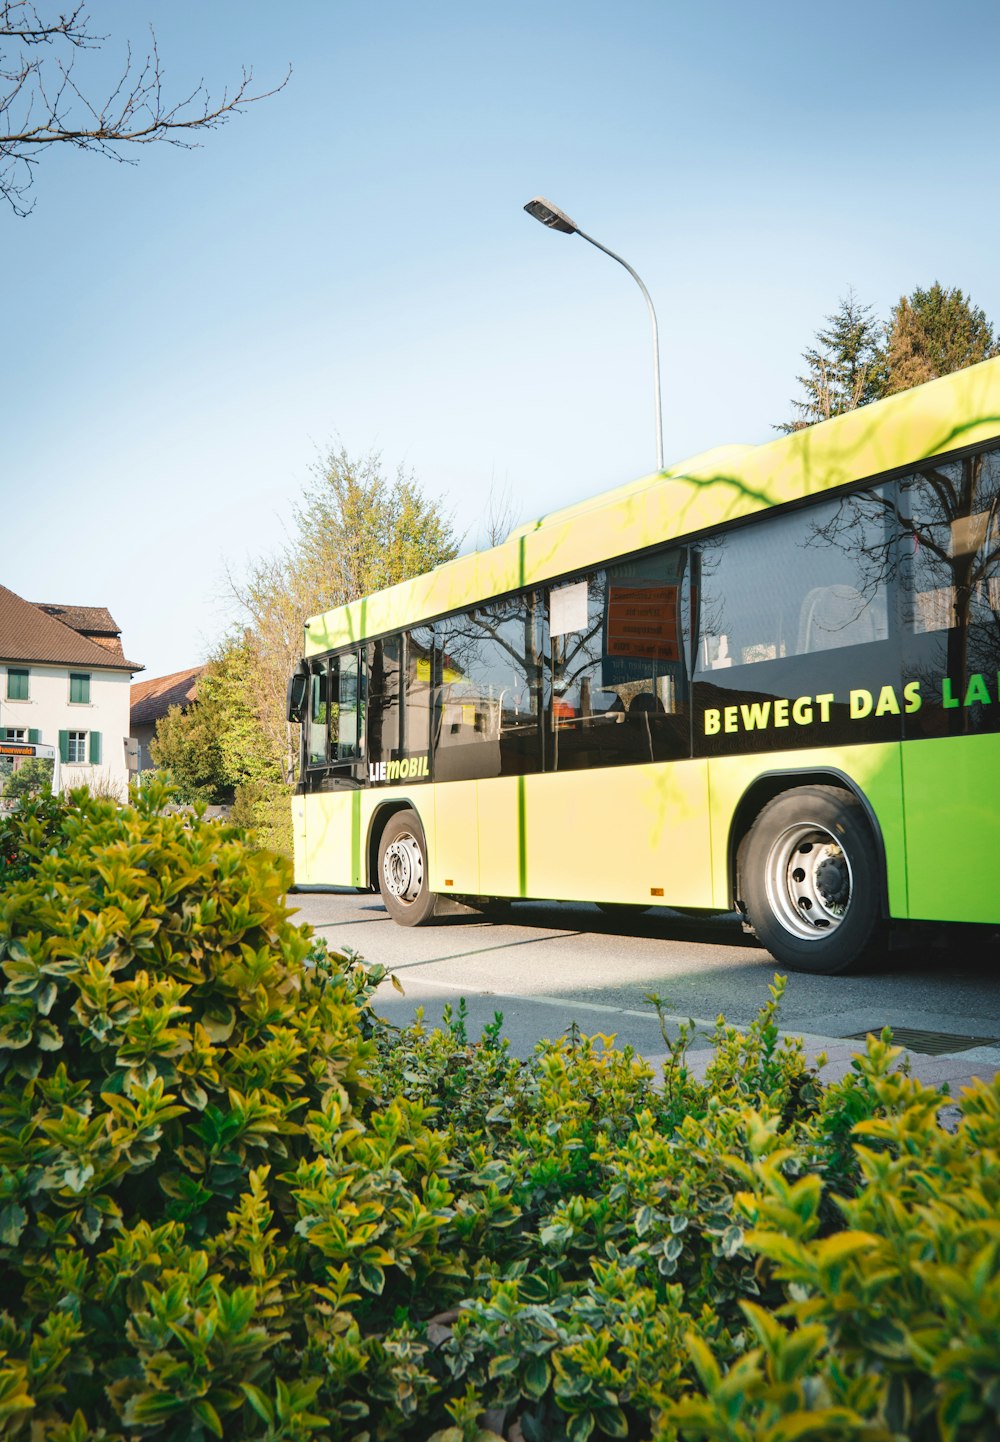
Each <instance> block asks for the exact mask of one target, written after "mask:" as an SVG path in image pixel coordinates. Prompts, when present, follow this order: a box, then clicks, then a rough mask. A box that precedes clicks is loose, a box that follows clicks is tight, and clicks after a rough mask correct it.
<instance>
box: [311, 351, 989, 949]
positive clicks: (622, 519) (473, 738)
mask: <svg viewBox="0 0 1000 1442" xmlns="http://www.w3.org/2000/svg"><path fill="white" fill-rule="evenodd" d="M998 686H1000V359H997V360H990V361H986V362H984V363H982V364H981V365H977V366H974V367H971V368H970V369H968V370H965V371H962V372H960V373H958V374H955V375H952V376H947V377H945V378H943V379H941V380H937V381H934V382H931V383H930V384H927V385H924V386H920V387H918V388H916V389H914V390H911V391H908V392H906V393H904V394H902V395H899V396H894V397H892V398H890V399H888V400H884V401H881V402H879V403H877V404H874V405H870V406H867V407H865V408H863V409H861V410H857V411H853V412H851V413H850V414H847V415H844V416H838V417H836V418H834V419H832V420H829V421H826V422H824V423H822V424H819V425H814V426H811V427H809V428H808V429H804V430H801V431H797V432H794V433H792V434H790V435H786V436H783V437H782V438H781V439H778V440H775V441H772V442H771V443H769V444H766V445H761V446H727V447H723V448H720V449H717V450H713V451H709V452H707V453H706V454H704V455H700V456H697V457H695V458H694V459H693V460H690V461H687V462H684V463H683V464H680V465H677V466H674V467H672V468H670V469H668V470H666V471H663V472H661V473H658V474H656V475H653V476H648V477H646V478H644V479H642V480H639V481H635V482H633V483H631V484H629V485H625V486H621V487H619V488H618V489H616V490H611V491H608V492H606V493H605V494H603V495H599V496H596V497H594V498H593V499H591V500H587V501H583V502H581V503H580V504H578V505H575V506H570V507H568V508H567V509H564V510H560V511H557V512H555V513H553V514H550V515H547V516H544V517H543V518H542V519H541V520H538V521H536V522H534V523H532V524H530V525H526V526H522V527H521V528H520V529H519V530H517V531H515V532H514V533H513V534H512V535H511V536H510V537H509V538H508V539H507V540H506V541H505V542H504V543H503V544H502V545H499V546H497V547H495V548H494V549H491V550H488V551H483V552H478V553H475V554H472V555H467V556H462V557H460V558H459V559H457V560H455V561H452V562H450V563H449V564H448V565H445V566H441V567H438V568H437V569H436V570H434V571H431V572H429V573H428V574H427V575H423V576H419V577H417V578H415V579H414V580H411V581H407V582H404V583H402V584H401V585H397V586H393V587H391V588H389V589H387V590H384V591H380V592H378V593H376V594H374V595H371V596H367V597H366V598H364V599H363V600H359V601H356V602H353V603H351V604H350V605H347V606H343V607H340V608H338V609H337V610H333V611H329V612H327V613H325V614H324V615H319V616H316V617H314V618H313V619H311V620H309V621H307V622H306V629H305V648H304V660H303V663H302V666H301V668H300V673H299V674H298V675H297V676H296V677H294V678H293V679H292V681H291V683H290V686H289V715H290V719H293V720H300V721H301V722H302V765H301V779H300V782H299V785H298V790H297V794H296V796H295V797H294V800H293V809H294V830H295V876H296V882H297V883H298V884H299V885H343V886H354V887H362V888H364V887H372V888H373V889H374V888H378V890H380V891H381V894H382V897H383V899H384V902H385V905H386V908H387V910H388V911H389V913H390V914H391V915H392V916H393V917H394V918H395V919H396V920H397V921H399V922H401V923H403V924H404V925H416V924H419V923H422V922H425V921H427V920H429V919H430V918H431V917H433V916H434V915H435V914H436V913H438V912H440V911H441V910H442V909H446V908H447V907H448V904H449V899H452V902H454V900H459V901H465V902H472V903H474V904H475V903H480V902H482V901H483V900H485V899H487V898H518V897H532V898H551V899H557V900H564V901H594V902H597V903H599V904H601V905H602V906H605V907H615V906H622V907H625V906H632V907H648V906H651V905H653V906H667V907H673V908H679V909H683V910H695V911H697V910H701V909H704V910H708V911H719V910H724V909H729V908H736V909H738V910H739V911H740V912H741V913H742V915H743V918H744V921H745V923H746V925H747V926H748V927H750V928H752V929H753V930H754V931H755V933H756V935H757V936H758V938H759V939H760V941H761V942H762V943H763V945H764V946H766V947H767V949H768V950H769V951H770V952H771V953H772V954H773V956H774V957H775V958H776V959H777V960H778V961H779V962H780V963H781V964H783V965H785V966H788V967H792V968H796V969H799V970H806V971H816V972H828V973H837V972H846V971H849V970H851V969H852V968H855V967H857V966H858V965H860V964H862V963H863V962H864V961H865V960H866V959H867V958H869V957H870V956H871V955H872V953H873V952H874V951H875V950H877V948H878V947H879V946H880V945H881V944H882V943H883V939H884V937H885V936H886V934H887V931H888V929H889V923H890V922H893V921H901V922H902V921H909V920H919V921H931V922H979V923H997V922H1000V886H998V885H997V879H996V858H997V856H998V855H1000V805H998V803H1000V694H998Z"/></svg>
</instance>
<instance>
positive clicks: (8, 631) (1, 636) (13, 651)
mask: <svg viewBox="0 0 1000 1442" xmlns="http://www.w3.org/2000/svg"><path fill="white" fill-rule="evenodd" d="M65 609H67V610H70V611H87V612H92V613H97V612H98V611H100V612H101V613H102V614H103V615H104V616H107V618H108V620H109V621H110V620H111V617H110V616H109V615H108V613H107V611H105V610H104V609H103V607H100V608H99V607H89V606H81V607H67V608H65ZM113 624H114V622H112V625H113ZM0 660H2V661H36V662H38V663H40V664H43V665H50V666H88V667H98V668H101V669H103V670H105V671H133V672H134V671H141V670H142V669H143V668H142V666H141V665H140V664H139V662H138V661H126V659H125V657H124V656H123V655H120V654H118V651H117V650H116V651H114V652H112V651H109V650H108V649H107V648H106V647H104V646H99V645H98V644H97V642H96V641H92V640H91V639H90V638H89V637H88V636H83V635H81V634H80V632H79V631H77V630H75V629H74V628H73V627H72V626H68V625H66V624H65V622H63V621H61V620H59V619H58V618H57V617H56V616H53V615H51V614H50V613H49V612H48V611H47V610H45V609H43V608H42V607H40V606H36V605H34V604H33V603H32V602H31V601H25V600H24V599H23V598H22V597H21V596H18V595H16V594H15V593H14V592H13V591H10V590H8V589H7V587H6V586H0Z"/></svg>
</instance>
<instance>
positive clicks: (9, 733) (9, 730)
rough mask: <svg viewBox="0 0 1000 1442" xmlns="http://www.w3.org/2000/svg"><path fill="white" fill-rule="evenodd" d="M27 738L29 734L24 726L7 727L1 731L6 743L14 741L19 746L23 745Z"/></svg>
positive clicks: (0, 736) (0, 734)
mask: <svg viewBox="0 0 1000 1442" xmlns="http://www.w3.org/2000/svg"><path fill="white" fill-rule="evenodd" d="M27 737H28V733H27V731H25V729H24V727H23V726H6V727H4V729H3V730H2V731H0V738H2V739H3V740H4V741H14V742H16V743H17V744H18V745H23V743H24V742H25V741H26V740H27Z"/></svg>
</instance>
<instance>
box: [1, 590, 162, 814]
mask: <svg viewBox="0 0 1000 1442" xmlns="http://www.w3.org/2000/svg"><path fill="white" fill-rule="evenodd" d="M142 669H143V668H142V666H140V665H139V663H138V662H136V661H128V660H126V658H125V653H124V651H123V650H122V643H121V632H120V630H119V628H118V626H117V625H116V624H115V622H114V620H113V619H112V617H111V616H110V615H109V613H108V612H107V611H106V610H105V609H104V607H103V606H62V605H56V604H54V603H50V602H32V601H25V600H23V599H22V598H21V597H20V596H17V595H15V594H14V592H13V591H10V590H8V589H7V587H6V586H0V738H2V739H3V740H6V741H32V742H44V743H46V744H47V745H50V746H58V747H59V755H60V757H61V761H62V784H63V788H64V789H69V788H70V787H72V786H80V785H83V784H86V785H88V786H91V787H94V788H97V789H99V790H102V791H108V792H111V793H113V794H115V795H120V796H121V797H123V798H124V796H125V795H126V792H127V788H128V767H127V764H126V759H125V742H126V740H127V739H128V735H129V693H130V688H131V681H132V676H133V675H134V674H135V672H136V671H141V670H142Z"/></svg>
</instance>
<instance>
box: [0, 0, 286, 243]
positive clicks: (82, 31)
mask: <svg viewBox="0 0 1000 1442" xmlns="http://www.w3.org/2000/svg"><path fill="white" fill-rule="evenodd" d="M88 25H89V17H88V16H87V14H86V11H85V7H84V6H83V5H77V6H76V7H75V8H74V9H73V10H71V11H70V12H69V13H68V14H66V15H58V16H54V17H52V18H51V19H49V18H46V17H45V16H44V14H41V13H40V12H39V9H38V7H37V6H36V5H35V4H33V3H30V0H0V86H6V89H5V90H3V91H2V92H0V196H2V197H3V199H5V200H6V201H7V203H8V204H9V205H10V206H11V208H12V210H13V211H14V213H15V214H16V215H19V216H24V215H27V214H28V213H29V212H30V210H31V208H32V206H31V204H29V203H28V192H29V191H30V189H31V186H32V184H33V182H34V171H35V167H36V166H37V165H38V162H39V159H40V157H41V156H42V155H43V154H45V152H46V149H47V147H49V146H50V145H54V144H68V145H72V146H75V147H76V148H77V149H78V150H87V151H92V152H94V153H96V154H99V155H104V156H106V157H108V158H109V159H112V160H117V161H121V162H123V163H130V164H134V163H135V162H134V160H133V158H132V157H131V156H128V155H125V154H122V153H121V150H120V149H119V147H124V146H130V145H149V144H152V143H154V142H157V141H163V142H165V143H166V144H168V145H179V146H182V147H184V148H186V149H189V148H191V147H193V146H194V145H196V144H197V143H198V142H197V140H196V139H193V138H192V135H193V133H194V132H196V131H199V130H213V129H216V128H217V127H218V126H220V125H224V124H225V123H226V121H227V120H229V119H230V118H231V117H232V116H233V115H238V114H239V113H240V112H241V111H243V110H244V109H245V108H246V107H247V106H248V105H252V104H254V103H255V102H256V101H258V100H265V99H267V98H268V96H271V95H275V94H277V92H278V91H279V90H282V89H283V88H284V86H285V85H286V84H287V83H288V74H286V75H285V77H284V79H283V80H282V81H281V83H280V84H278V85H275V86H274V87H272V89H270V90H264V91H257V90H255V89H254V84H253V70H252V69H246V68H244V69H243V71H242V74H241V76H240V80H239V82H238V83H237V84H236V85H235V87H233V88H232V89H230V88H229V87H226V88H225V89H224V90H223V92H222V95H221V97H217V98H215V99H213V98H212V96H211V95H210V94H209V92H208V90H207V89H206V87H205V83H204V81H199V83H198V85H197V86H195V88H194V89H193V90H192V91H191V92H190V93H189V94H188V95H186V96H185V97H184V98H183V99H181V100H176V101H169V100H167V99H165V98H164V92H163V70H162V66H161V63H160V54H159V50H158V48H157V44H156V36H155V33H153V32H152V31H151V32H150V33H151V37H152V38H151V43H150V50H149V53H148V54H147V55H146V56H145V58H144V59H143V60H142V61H141V62H136V61H135V60H134V59H133V55H132V50H131V47H128V48H127V50H126V57H125V64H124V67H123V70H122V73H121V75H120V77H119V79H118V81H117V83H116V84H115V85H114V86H113V88H112V89H111V91H110V93H109V94H108V95H107V97H106V99H104V100H103V101H94V100H93V99H90V98H88V96H87V95H85V94H84V91H83V90H82V89H81V87H80V85H78V83H77V80H76V77H75V75H74V63H75V55H74V53H73V52H75V51H80V50H94V49H99V48H100V47H101V45H102V44H103V43H104V42H105V40H106V39H107V37H106V36H103V35H97V34H94V33H93V32H92V31H91V30H90V29H89V28H88ZM54 47H68V48H65V49H59V50H55V49H54ZM11 51H13V52H15V53H14V54H13V55H12V54H11V53H10V52H11ZM289 73H290V72H289Z"/></svg>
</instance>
